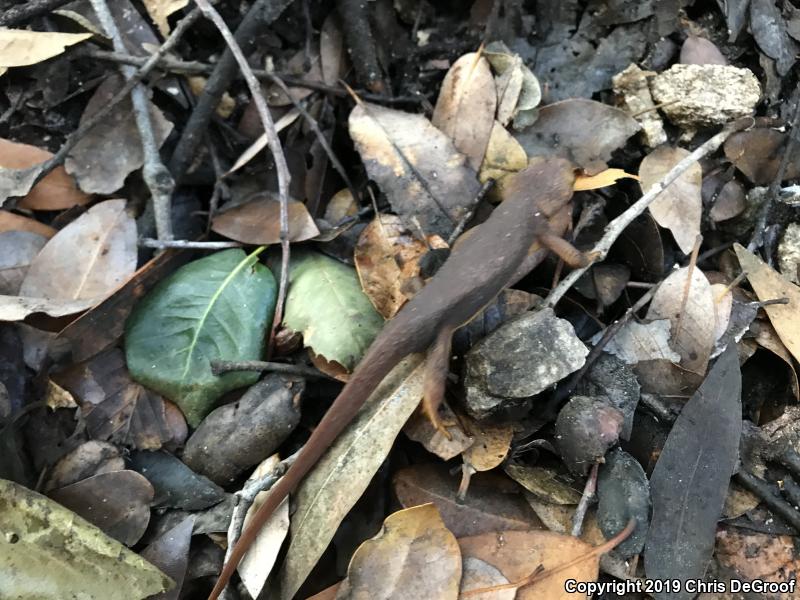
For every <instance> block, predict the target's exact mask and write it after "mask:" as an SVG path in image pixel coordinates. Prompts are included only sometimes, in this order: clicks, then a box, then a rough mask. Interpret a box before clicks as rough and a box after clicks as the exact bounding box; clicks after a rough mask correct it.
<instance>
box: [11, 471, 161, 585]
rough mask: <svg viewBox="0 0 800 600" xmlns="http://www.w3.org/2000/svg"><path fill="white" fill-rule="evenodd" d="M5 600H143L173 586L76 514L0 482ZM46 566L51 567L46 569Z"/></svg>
mask: <svg viewBox="0 0 800 600" xmlns="http://www.w3.org/2000/svg"><path fill="white" fill-rule="evenodd" d="M0 497H2V498H3V504H4V508H3V510H2V511H0V529H2V531H3V532H4V535H5V539H6V540H7V541H10V540H15V542H16V543H3V544H0V562H2V564H3V577H0V595H2V596H3V597H4V598H65V597H74V598H85V599H86V600H140V599H143V598H148V597H150V596H151V595H152V594H157V593H159V592H162V591H164V590H167V589H169V588H172V587H173V586H174V582H172V581H171V580H170V579H169V578H168V577H167V576H166V575H164V574H163V573H162V572H161V571H159V570H158V569H156V568H155V567H154V566H153V565H151V564H150V563H148V562H147V561H146V560H144V559H143V558H142V557H140V556H139V555H138V554H134V553H133V552H131V551H129V550H128V549H127V548H125V547H124V546H123V545H122V544H120V543H119V542H117V541H116V540H113V539H111V538H110V537H108V536H106V535H105V534H104V533H103V532H102V531H100V530H99V529H98V528H97V527H95V526H94V525H92V524H90V523H88V522H87V521H85V520H83V519H82V518H81V517H79V516H77V515H76V514H75V513H74V512H72V511H71V510H68V509H67V508H64V507H63V506H61V505H60V504H57V503H56V502H53V501H52V500H50V499H49V498H45V497H44V496H41V495H39V494H37V493H36V492H32V491H30V490H28V489H25V488H24V487H22V486H20V485H17V484H16V483H12V482H10V481H5V480H0ZM43 565H46V568H43Z"/></svg>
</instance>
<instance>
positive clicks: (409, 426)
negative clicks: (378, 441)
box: [403, 402, 472, 460]
mask: <svg viewBox="0 0 800 600" xmlns="http://www.w3.org/2000/svg"><path fill="white" fill-rule="evenodd" d="M439 418H440V419H441V423H442V426H443V427H444V429H445V431H447V433H448V434H450V437H449V438H448V437H447V436H446V435H445V434H444V433H442V432H441V431H440V430H439V429H437V428H436V427H434V426H433V424H432V423H431V420H430V419H429V418H428V417H427V416H425V415H424V414H423V413H422V411H421V410H418V411H417V412H415V413H414V414H413V415H411V418H410V419H409V420H408V422H407V423H406V425H405V427H403V432H404V433H405V434H406V435H407V436H408V437H409V439H412V440H414V441H415V442H418V443H420V444H422V445H423V447H424V448H425V449H426V450H427V451H428V452H430V453H431V454H435V455H436V456H438V457H439V458H441V459H442V460H450V459H451V458H454V457H456V456H458V455H459V454H461V453H462V452H464V450H466V449H467V448H469V447H470V446H472V438H470V437H469V436H468V435H467V434H466V433H464V430H463V429H462V428H461V424H460V422H459V420H458V418H457V417H456V415H455V413H454V412H453V411H452V409H451V408H450V406H448V404H447V402H442V405H441V406H440V407H439Z"/></svg>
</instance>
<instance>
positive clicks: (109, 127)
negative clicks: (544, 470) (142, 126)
mask: <svg viewBox="0 0 800 600" xmlns="http://www.w3.org/2000/svg"><path fill="white" fill-rule="evenodd" d="M122 86H123V80H122V77H121V76H119V75H116V74H113V75H110V76H109V77H107V78H106V79H105V81H103V83H102V84H100V87H98V88H97V90H95V93H94V95H93V96H92V97H91V98H90V99H89V102H88V104H87V105H86V109H85V110H84V111H83V115H81V120H80V122H81V124H83V123H85V122H86V121H87V120H88V119H90V118H92V116H93V115H94V114H95V113H97V112H98V111H99V110H100V108H102V107H104V106H105V105H106V104H107V103H108V102H109V100H111V98H112V97H113V96H114V95H115V94H116V93H117V92H118V91H119V90H120V88H122ZM149 106H150V117H151V119H152V122H153V130H154V134H155V139H156V146H158V147H161V144H163V143H164V141H165V140H166V139H167V136H168V135H169V133H170V131H172V123H170V122H169V121H167V119H166V118H165V117H164V115H163V114H162V113H161V111H160V110H159V109H158V107H156V105H155V104H153V103H150V105H149ZM143 164H144V152H143V150H142V140H141V137H140V135H139V129H138V128H137V126H136V119H135V118H134V114H133V104H132V103H131V100H130V97H127V98H126V99H125V100H123V101H122V102H120V103H119V104H117V105H116V106H115V107H114V108H113V109H112V110H111V112H110V113H109V114H108V115H106V117H105V118H104V119H103V120H102V121H101V122H100V123H99V124H98V125H96V126H95V127H93V128H92V129H91V131H89V133H87V134H86V135H85V136H83V137H82V138H81V139H80V141H78V143H77V144H75V147H74V148H73V149H72V150H71V151H70V153H69V155H68V156H67V160H66V161H65V163H64V165H65V166H66V169H67V173H71V174H72V175H74V176H75V179H77V181H78V185H79V186H80V188H81V189H82V190H83V191H84V192H87V193H91V194H111V193H113V192H115V191H117V190H118V189H120V188H121V187H122V185H123V184H124V183H125V178H126V177H127V176H128V175H129V174H130V173H132V172H133V171H136V170H137V169H140V168H141V167H142V165H143Z"/></svg>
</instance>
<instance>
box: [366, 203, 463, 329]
mask: <svg viewBox="0 0 800 600" xmlns="http://www.w3.org/2000/svg"><path fill="white" fill-rule="evenodd" d="M429 246H430V248H446V247H447V244H446V243H445V242H444V240H442V239H441V238H440V237H439V236H435V235H431V236H428V243H427V244H425V243H423V242H421V241H420V240H418V239H417V238H416V237H414V235H412V233H411V232H410V231H409V230H408V228H407V227H406V226H405V225H404V224H403V221H402V220H401V219H400V218H399V217H397V216H395V215H378V216H377V217H375V219H373V220H372V221H371V222H370V223H369V224H368V225H367V226H366V227H365V228H364V229H363V230H362V232H361V235H360V236H359V237H358V243H357V244H356V248H355V252H354V256H353V258H354V261H355V264H356V271H357V272H358V278H359V280H360V281H361V287H362V288H363V289H364V293H365V294H366V295H367V297H368V298H369V300H370V302H372V305H373V306H374V307H375V310H377V311H378V312H379V313H380V314H381V316H383V317H384V318H386V319H389V318H391V317H393V316H394V315H395V314H397V311H399V310H400V308H402V306H403V304H405V303H406V301H408V300H410V299H411V297H412V296H413V295H414V294H413V288H410V285H411V284H412V283H413V282H414V280H416V279H417V278H418V277H419V273H420V269H419V260H420V258H422V256H423V255H424V254H425V253H426V252H427V251H428V249H429Z"/></svg>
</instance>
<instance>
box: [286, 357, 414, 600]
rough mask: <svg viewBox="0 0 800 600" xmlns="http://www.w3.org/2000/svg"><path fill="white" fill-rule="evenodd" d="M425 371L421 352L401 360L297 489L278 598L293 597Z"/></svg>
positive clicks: (387, 445) (389, 440) (386, 446)
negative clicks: (290, 536)
mask: <svg viewBox="0 0 800 600" xmlns="http://www.w3.org/2000/svg"><path fill="white" fill-rule="evenodd" d="M423 374H424V365H423V361H422V356H420V355H412V356H410V357H409V358H407V359H405V360H404V361H402V362H400V364H398V365H397V366H396V367H395V368H394V369H393V370H392V372H391V373H389V375H388V376H387V377H386V378H384V380H383V381H382V382H381V384H380V385H379V386H378V387H377V389H376V390H375V391H374V392H373V393H372V395H371V396H370V398H369V399H368V400H367V402H366V404H365V406H364V408H362V410H361V412H359V413H358V415H357V416H356V418H355V419H354V420H353V421H352V422H351V423H350V424H349V425H348V427H347V429H346V430H345V431H344V433H343V434H341V435H340V436H339V437H338V438H337V439H336V441H335V442H334V443H333V445H332V446H331V447H330V448H329V449H328V452H327V453H326V454H325V455H324V456H323V457H322V459H320V461H319V462H318V463H317V464H316V466H315V467H314V469H313V470H312V471H311V472H310V473H309V474H308V476H306V478H305V479H304V480H303V482H302V483H301V484H300V486H299V487H298V489H297V492H296V493H295V494H294V496H293V502H294V503H295V506H296V507H297V509H296V510H295V513H294V516H293V517H292V526H291V532H292V539H291V542H290V544H289V548H288V550H287V551H286V557H285V559H284V562H283V565H282V566H281V569H280V573H279V577H280V588H281V593H280V598H283V599H284V600H289V599H291V598H292V597H294V595H295V593H296V592H297V590H298V589H299V588H300V586H301V585H302V583H303V581H304V580H305V579H306V577H307V576H308V574H309V573H310V572H311V569H313V568H314V565H316V564H317V561H318V560H319V557H320V556H322V553H323V552H324V551H325V548H327V547H328V543H329V542H330V541H331V539H332V538H333V535H334V533H336V530H337V529H338V527H339V524H340V523H341V521H342V519H344V517H345V516H346V515H347V513H348V512H349V511H350V509H351V508H352V507H353V505H354V504H355V503H356V501H357V500H358V498H359V496H360V495H361V494H362V493H363V491H364V490H365V489H366V488H367V485H369V482H370V480H371V479H372V477H373V475H374V474H375V472H376V471H377V470H378V468H379V467H380V466H381V464H382V463H383V461H384V459H385V458H386V455H387V454H388V453H389V450H390V449H391V447H392V444H393V443H394V439H395V437H397V434H398V433H399V432H400V429H401V428H402V427H403V424H404V423H405V421H406V419H408V417H409V416H410V415H411V413H412V412H413V411H414V410H415V409H416V407H417V405H418V404H419V401H420V399H421V398H422V383H423Z"/></svg>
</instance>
